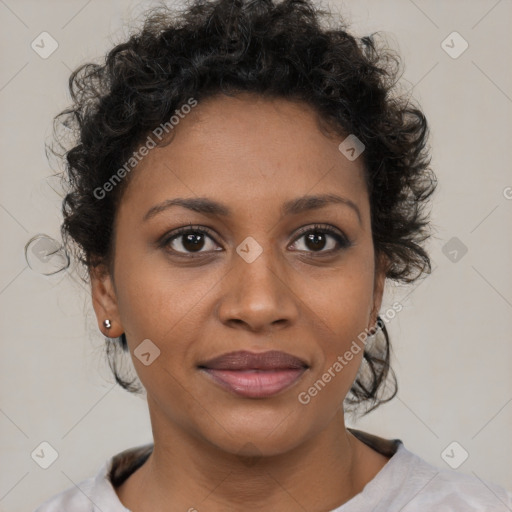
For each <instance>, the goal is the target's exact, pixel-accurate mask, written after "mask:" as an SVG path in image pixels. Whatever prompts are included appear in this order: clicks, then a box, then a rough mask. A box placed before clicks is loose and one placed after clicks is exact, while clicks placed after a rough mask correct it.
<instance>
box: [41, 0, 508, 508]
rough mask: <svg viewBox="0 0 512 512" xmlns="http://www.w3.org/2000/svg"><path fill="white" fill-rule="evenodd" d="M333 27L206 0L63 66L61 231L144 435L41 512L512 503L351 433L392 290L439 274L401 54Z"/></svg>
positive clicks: (295, 2)
mask: <svg viewBox="0 0 512 512" xmlns="http://www.w3.org/2000/svg"><path fill="white" fill-rule="evenodd" d="M325 14H326V13H324V12H322V11H320V10H319V9H317V8H315V7H314V6H313V5H312V4H310V3H309V2H308V1H307V0H285V1H283V2H282V3H279V4H278V3H273V2H272V1H271V0H255V1H252V2H249V1H243V0H235V1H233V0H215V1H213V2H206V1H202V0H198V1H196V3H194V4H193V5H191V6H190V7H189V8H188V9H187V10H185V11H183V12H182V13H180V14H178V13H173V12H171V11H167V10H165V9H163V10H159V11H156V12H154V13H152V14H148V19H147V22H146V24H145V26H144V28H143V29H142V30H141V31H140V32H139V33H137V34H135V35H134V36H132V37H131V38H130V39H129V40H128V41H126V42H125V43H124V44H120V45H118V46H116V47H115V48H114V49H112V51H110V52H109V54H108V55H107V58H106V62H105V63H104V65H93V64H90V65H85V66H83V67H81V68H80V69H78V70H77V71H75V73H73V75H72V77H71V82H70V86H71V92H72V97H73V101H74V103H73V105H72V106H71V107H70V108H69V109H68V110H67V111H65V112H63V113H62V116H63V121H64V123H65V126H66V127H67V128H68V129H72V128H74V129H75V130H76V131H75V133H76V136H77V138H76V142H75V144H74V146H73V147H72V148H71V149H70V150H69V151H68V152H67V155H66V159H67V175H66V179H67V184H68V194H67V196H66V198H65V200H64V204H63V213H64V222H63V225H62V233H63V236H64V239H65V241H66V242H67V244H68V246H69V247H70V249H72V248H73V247H72V244H75V245H74V247H76V249H77V252H76V256H77V257H78V259H79V260H80V261H81V263H82V264H83V266H84V268H85V269H86V271H87V274H88V276H89V277H90V284H91V290H92V298H93V306H94V310H95V313H96V317H97V320H98V326H99V329H100V330H101V332H102V333H103V334H104V335H105V336H106V337H107V338H108V341H107V343H108V351H109V355H110V356H111V364H112V367H113V370H114V372H115V375H116V379H117V382H118V383H119V384H120V385H121V386H123V387H124V388H126V389H127V390H129V391H138V389H137V387H136V385H135V381H130V380H128V379H126V378H125V377H123V376H122V375H120V374H119V373H118V371H117V369H116V351H119V350H121V351H123V350H124V351H129V352H130V354H131V356H132V360H133V364H134V367H135V370H136V372H137V375H138V378H139V379H140V382H141V383H142V385H143V387H144V389H145V392H146V394H147V400H148V408H149V413H150V418H151V424H152V430H153V436H154V443H152V444H151V445H147V446H141V447H137V448H131V449H127V450H126V451H124V452H122V453H120V454H117V455H115V456H114V457H112V458H111V459H109V460H108V461H107V462H106V464H105V465H104V466H103V467H102V468H101V470H100V471H99V472H98V474H97V475H96V476H95V477H93V478H90V479H88V480H87V481H84V482H82V483H81V484H80V485H79V487H80V489H77V488H76V487H73V488H70V489H68V490H66V491H64V492H62V493H60V494H59V495H57V496H55V497H53V498H50V499H49V500H48V501H47V502H46V503H45V504H43V505H41V506H40V507H39V508H38V512H49V511H66V512H75V511H76V512H79V511H85V510H92V509H94V510H102V511H105V512H106V511H111V512H121V511H126V510H130V511H133V512H146V511H151V512H159V511H164V510H165V511H170V510H172V511H174V510H176V511H178V510H188V511H196V510H197V511H208V512H217V511H226V510H250V511H260V510H271V511H273V512H281V511H302V510H308V511H315V512H320V511H337V512H356V511H366V510H380V511H386V512H393V511H399V510H403V511H420V510H453V511H455V510H464V511H467V512H470V511H477V510H496V511H498V510H503V511H505V510H507V508H506V507H508V509H510V508H511V507H512V494H511V493H509V492H507V491H506V490H504V489H502V488H500V487H498V486H496V485H493V484H485V485H484V484H483V483H482V482H481V481H480V480H478V479H476V478H473V477H469V476H466V475H463V474H459V473H454V472H449V471H447V470H441V469H438V468H435V467H434V466H431V465H430V464H428V463H427V462H426V461H424V460H423V459H421V458H419V457H418V456H416V455H415V454H413V453H412V452H410V451H409V450H407V449H406V447H405V446H404V444H403V443H402V441H401V440H399V439H392V440H388V439H383V438H381V437H378V436H376V435H372V434H369V433H366V432H362V431H359V430H355V429H350V428H346V427H345V413H346V412H348V411H349V410H361V409H363V410H364V412H369V411H370V410H373V409H375V408H376V407H377V406H379V405H380V404H381V403H384V402H386V401H389V400H390V399H392V398H393V396H395V394H396V382H395V379H394V376H393V373H392V371H391V368H390V366H389V359H390V358H389V354H390V346H389V338H388V334H387V331H386V326H385V323H386V322H385V319H386V318H387V317H388V316H390V315H389V312H381V311H380V309H381V303H382V295H383V290H384V285H385V281H386V278H388V279H390V280H394V281H401V282H412V281H414V280H416V279H418V278H419V277H420V276H421V275H422V274H423V273H428V272H430V260H429V256H428V254H427V253H426V251H425V250H424V248H423V246H422V243H423V242H424V241H425V240H426V239H427V237H428V234H429V233H428V215H427V213H426V211H425V207H426V204H427V200H428V199H429V197H430V196H431V194H432V193H433V191H434V189H435V178H434V176H433V174H432V172H431V171H430V169H429V160H430V159H429V154H428V151H427V149H426V147H427V134H428V129H427V122H426V120H425V117H424V115H423V114H422V112H421V111H420V110H419V108H417V107H414V106H412V105H411V103H410V102H409V100H408V99H406V98H402V97H400V96H398V95H397V94H396V91H395V88H394V84H395V81H396V66H395V64H396V63H397V62H398V59H397V58H396V57H395V56H394V55H392V54H391V53H390V52H389V51H385V50H383V49H379V48H377V46H376V44H375V43H374V41H373V39H372V38H369V37H368V38H362V39H357V38H355V37H353V36H352V35H350V34H349V33H347V32H346V31H345V30H344V28H343V27H340V28H337V29H336V30H332V29H328V28H326V27H325V26H323V25H322V23H321V22H322V20H323V18H322V17H323V16H324V15H325ZM393 307H395V305H394V306H393ZM396 307H397V309H398V308H399V307H400V305H396ZM389 381H391V383H390V382H389Z"/></svg>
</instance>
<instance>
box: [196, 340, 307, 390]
mask: <svg viewBox="0 0 512 512" xmlns="http://www.w3.org/2000/svg"><path fill="white" fill-rule="evenodd" d="M198 368H199V369H200V370H201V371H202V372H204V374H206V375H207V376H209V377H210V378H211V379H212V381H213V382H214V383H216V384H218V385H220V386H221V387H223V388H224V389H227V390H229V391H231V392H233V393H235V394H236V395H239V396H244V397H247V398H266V397H270V396H273V395H276V394H277V393H279V392H281V391H284V390H285V389H287V388H289V387H291V386H292V385H293V384H294V383H296V382H297V381H298V380H299V379H300V377H301V376H302V374H303V373H304V372H305V371H306V370H307V369H308V368H309V365H308V364H307V363H306V362H305V361H303V360H302V359H300V358H298V357H295V356H292V355H291V354H287V353H285V352H280V351H276V350H272V351H269V352H263V353H259V354H258V353H254V352H248V351H239V352H230V353H227V354H223V355H221V356H219V357H216V358H214V359H211V360H209V361H206V362H203V363H200V364H199V365H198Z"/></svg>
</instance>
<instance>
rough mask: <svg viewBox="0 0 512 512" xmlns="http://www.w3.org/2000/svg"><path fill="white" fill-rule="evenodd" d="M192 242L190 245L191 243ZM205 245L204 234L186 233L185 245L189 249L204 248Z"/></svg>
mask: <svg viewBox="0 0 512 512" xmlns="http://www.w3.org/2000/svg"><path fill="white" fill-rule="evenodd" d="M189 244H190V245H189ZM203 245H204V239H203V235H202V234H188V235H185V242H184V243H183V247H185V249H187V251H189V250H192V251H193V250H194V249H199V250H200V249H202V248H203Z"/></svg>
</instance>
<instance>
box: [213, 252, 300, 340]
mask: <svg viewBox="0 0 512 512" xmlns="http://www.w3.org/2000/svg"><path fill="white" fill-rule="evenodd" d="M233 259H234V262H233V265H234V267H233V268H231V270H230V271H229V272H228V274H227V275H226V276H225V278H224V280H223V282H222V285H221V286H222V287H223V289H222V294H221V299H220V302H219V304H218V308H217V314H218V316H219V319H220V321H221V322H223V323H224V324H226V325H229V326H231V327H239V328H245V329H247V330H250V331H254V332H265V333H266V334H270V333H272V332H273V331H274V330H276V329H281V328H284V327H286V326H290V325H292V324H294V323H295V322H296V321H297V318H298V316H299V302H300V301H299V299H298V297H297V296H296V294H295V293H294V291H293V286H292V283H290V279H289V278H288V276H289V272H287V271H286V269H284V268H283V266H282V265H280V264H278V262H277V261H276V260H275V258H273V257H272V255H271V251H263V252H262V253H261V254H260V256H259V257H258V258H256V260H254V261H252V262H251V263H248V262H247V261H245V260H244V259H243V258H241V257H240V256H238V254H235V255H234V258H233Z"/></svg>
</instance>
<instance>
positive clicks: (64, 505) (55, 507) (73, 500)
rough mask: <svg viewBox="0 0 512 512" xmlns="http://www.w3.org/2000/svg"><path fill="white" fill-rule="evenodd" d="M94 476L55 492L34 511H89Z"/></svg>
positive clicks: (90, 508)
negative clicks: (57, 492)
mask: <svg viewBox="0 0 512 512" xmlns="http://www.w3.org/2000/svg"><path fill="white" fill-rule="evenodd" d="M94 484H95V477H91V478H87V479H86V480H83V481H82V482H80V483H78V484H77V485H76V486H72V487H69V488H68V489H66V490H64V491H62V492H60V493H59V494H56V495H54V496H52V497H51V498H49V499H48V500H46V501H45V502H44V503H42V504H41V505H40V506H39V507H38V508H37V509H36V510H35V512H82V511H83V512H90V511H91V510H93V509H92V507H91V505H92V502H91V499H92V498H91V496H92V495H93V489H94Z"/></svg>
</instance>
